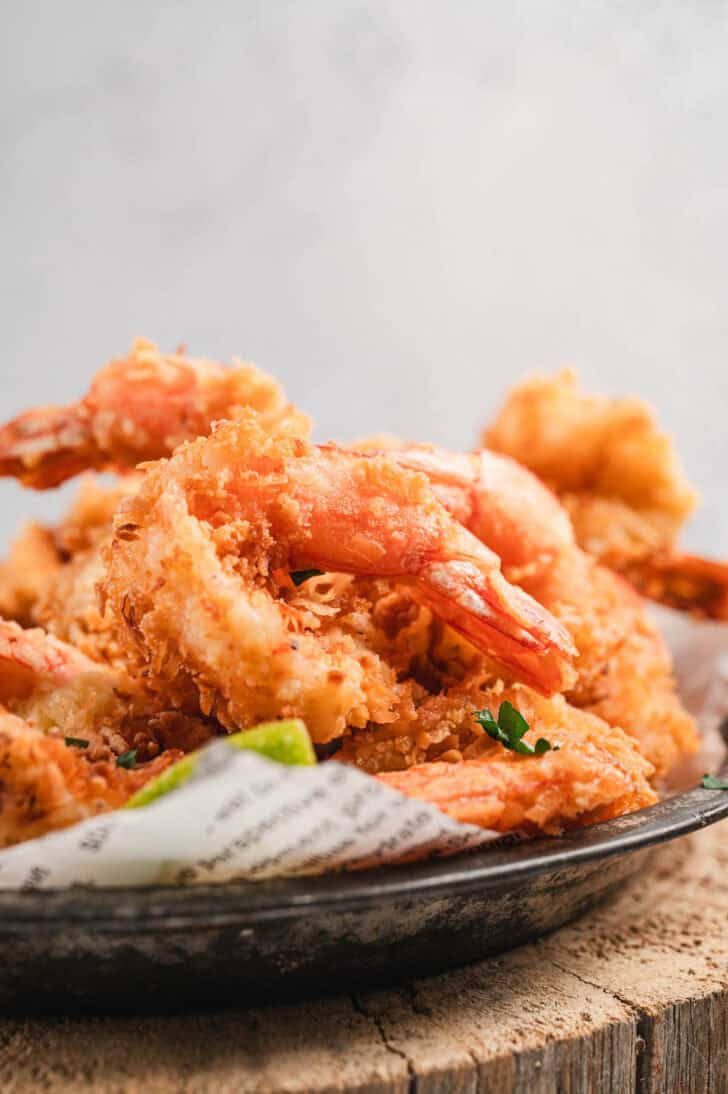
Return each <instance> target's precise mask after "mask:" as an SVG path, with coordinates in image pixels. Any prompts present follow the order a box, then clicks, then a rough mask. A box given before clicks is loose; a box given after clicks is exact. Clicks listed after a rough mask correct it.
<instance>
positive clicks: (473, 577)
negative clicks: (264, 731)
mask: <svg viewBox="0 0 728 1094" xmlns="http://www.w3.org/2000/svg"><path fill="white" fill-rule="evenodd" d="M106 560H107V578H106V580H105V582H104V584H103V588H102V592H103V594H104V595H105V597H106V598H107V599H108V602H109V605H110V608H111V610H113V612H114V613H115V615H116V616H117V618H119V619H121V620H123V621H124V624H125V627H126V636H127V640H128V642H129V644H130V647H131V648H132V649H134V648H135V649H136V651H137V654H138V656H140V657H141V662H142V665H143V666H144V668H145V670H146V671H147V673H148V679H149V680H150V681H153V679H154V678H155V677H158V678H160V679H162V680H163V681H165V684H164V686H165V688H169V687H173V686H175V684H176V682H177V681H179V680H180V679H186V680H189V681H191V682H193V683H194V685H195V687H196V688H197V690H198V692H199V695H200V699H201V703H202V709H203V710H204V711H205V712H207V713H210V714H214V716H215V717H217V718H218V719H219V720H220V721H221V722H223V724H225V725H226V726H228V727H230V728H233V727H237V726H245V725H250V724H254V723H255V722H256V721H259V720H262V719H265V718H270V717H281V716H283V717H289V716H294V715H296V716H299V717H301V718H303V719H304V720H305V721H306V724H307V726H308V728H309V731H310V733H311V735H312V737H313V739H314V740H315V741H317V742H319V743H321V742H325V741H328V740H331V739H333V738H335V737H338V736H340V735H341V734H342V733H343V732H344V731H345V729H346V728H347V727H348V726H363V725H365V724H366V723H367V722H368V721H374V722H388V721H392V720H393V719H394V718H395V717H396V716H397V712H398V710H399V709H400V707H401V706H402V704H405V705H406V704H407V702H408V699H407V695H406V687H407V685H406V684H402V683H401V682H400V681H398V680H397V674H396V673H395V672H394V670H393V669H392V668H391V666H389V665H387V664H386V663H385V662H384V661H383V660H382V659H381V658H378V657H376V656H375V655H373V654H372V652H371V651H370V650H368V649H367V647H366V644H364V643H357V641H356V640H355V638H354V637H353V636H352V635H345V634H344V633H343V632H340V631H337V630H336V628H333V629H331V630H329V631H328V632H327V634H325V635H321V634H315V633H311V632H310V630H309V629H308V628H307V627H306V626H305V624H304V621H303V619H302V616H301V613H299V612H298V611H297V610H296V608H295V607H294V606H293V605H292V604H290V603H287V601H286V597H285V594H286V592H288V593H291V592H292V591H295V590H294V589H293V583H292V581H291V578H290V577H289V573H291V572H294V573H295V572H298V571H308V570H322V571H333V572H341V573H350V574H361V575H365V576H382V577H391V578H399V579H403V580H406V581H409V582H411V583H412V584H413V587H414V588H415V589H416V591H417V595H418V597H419V598H420V599H421V600H422V601H423V602H424V603H426V605H427V606H428V607H429V608H430V609H431V610H432V611H433V612H434V613H435V614H436V615H437V616H438V617H440V618H441V619H443V620H445V621H446V622H448V623H449V624H450V625H451V626H452V627H453V628H454V629H455V630H456V631H459V632H460V633H462V634H464V635H465V636H466V637H467V638H468V639H469V641H470V642H472V643H473V644H474V645H475V646H477V647H478V648H480V649H481V650H483V651H484V652H485V653H487V654H488V656H489V657H492V658H493V659H494V660H496V661H498V662H499V663H501V664H505V665H507V666H508V667H509V669H510V671H512V672H513V673H514V674H515V675H516V676H518V677H520V678H521V679H527V680H529V681H533V682H534V683H535V684H536V685H537V686H540V687H542V688H543V689H544V690H546V691H554V690H560V689H562V688H563V687H564V686H565V685H567V684H568V683H569V682H570V681H571V680H572V679H573V670H572V669H571V667H570V662H571V659H572V657H573V653H574V651H573V647H572V644H571V640H570V639H569V637H568V634H567V632H566V631H565V630H564V628H563V627H561V626H560V625H559V624H558V623H556V622H555V621H554V620H553V618H552V617H551V616H550V615H549V614H548V612H546V611H544V609H543V608H542V607H541V606H540V605H537V604H536V602H535V601H533V600H532V599H531V598H530V597H528V596H526V595H525V594H524V593H523V592H522V591H521V590H519V589H517V588H516V587H515V586H511V585H510V584H509V583H508V582H506V581H505V579H504V578H503V576H502V574H501V573H500V569H499V566H500V563H499V560H498V559H497V557H496V556H495V555H494V554H493V553H492V552H490V551H489V550H488V549H487V548H485V547H484V545H483V544H481V543H480V541H479V540H477V539H476V538H475V537H474V536H473V535H471V534H470V533H469V532H467V531H466V530H465V529H464V528H463V527H462V526H461V525H460V524H458V522H457V521H455V520H453V518H452V517H451V516H450V515H449V514H448V513H447V511H446V510H445V508H444V507H443V506H442V505H441V504H440V503H439V502H438V501H437V499H436V498H435V496H434V495H433V493H432V491H431V489H430V487H429V484H428V482H427V479H426V478H425V476H423V475H421V474H418V473H413V472H411V471H408V470H406V469H403V468H400V467H398V466H397V465H396V464H394V463H392V461H391V460H389V459H387V458H385V457H370V456H359V455H356V454H353V453H350V452H347V451H344V450H342V449H339V448H337V447H335V446H333V445H328V446H322V447H319V446H314V445H311V444H308V443H307V442H306V441H304V440H302V439H300V438H296V437H292V436H290V435H282V434H279V435H271V434H269V433H267V432H265V430H263V429H262V428H261V426H260V424H259V422H258V420H257V418H256V416H255V415H254V414H253V413H252V412H251V413H248V414H247V415H245V416H243V417H241V419H240V421H238V422H235V423H227V424H225V425H222V426H220V427H218V428H217V429H216V430H215V431H214V432H213V433H212V434H211V436H210V437H208V438H203V439H199V440H197V441H195V442H192V443H190V444H188V445H186V446H184V447H182V448H180V449H179V450H178V451H177V452H176V453H175V454H174V455H173V456H172V458H171V459H170V460H168V461H166V462H160V463H159V464H157V465H156V466H154V467H151V468H149V469H148V470H147V472H146V475H145V478H144V481H143V483H142V486H141V488H140V490H139V491H138V493H137V494H135V495H134V496H133V497H131V498H130V499H128V500H127V501H126V502H125V503H124V504H123V505H122V507H121V510H120V512H119V514H118V516H117V518H116V522H115V536H114V541H113V543H112V545H111V548H110V550H108V551H107V552H106Z"/></svg>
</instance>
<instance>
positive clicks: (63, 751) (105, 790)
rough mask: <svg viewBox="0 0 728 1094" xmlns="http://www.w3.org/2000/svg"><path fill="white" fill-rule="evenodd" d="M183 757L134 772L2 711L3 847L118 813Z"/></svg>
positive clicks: (163, 758) (166, 757) (166, 756)
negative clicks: (91, 755)
mask: <svg viewBox="0 0 728 1094" xmlns="http://www.w3.org/2000/svg"><path fill="white" fill-rule="evenodd" d="M181 755H182V753H181V752H174V751H171V750H170V751H168V752H164V753H163V754H162V755H160V756H158V757H157V758H156V759H155V760H152V761H151V762H150V763H147V764H143V765H139V766H137V767H136V768H134V770H127V769H126V768H123V767H117V766H116V764H115V763H113V762H108V761H89V760H88V759H87V758H86V755H85V753H84V751H83V750H82V749H80V748H78V747H74V746H73V745H67V744H66V743H65V742H64V741H63V739H61V738H58V737H52V736H48V735H46V734H44V733H42V732H41V731H40V730H39V729H36V728H34V727H33V726H31V725H29V724H28V723H27V722H25V721H23V719H22V718H19V717H17V716H16V715H14V714H11V713H9V712H8V711H3V710H0V775H1V777H0V847H8V846H10V845H11V844H14V843H19V842H21V841H22V840H27V839H33V838H34V837H36V836H43V835H45V834H46V833H47V832H52V831H54V830H56V829H59V828H67V827H68V826H69V825H71V824H77V823H78V822H79V821H82V820H86V819H87V818H88V817H93V816H96V815H97V814H99V813H107V812H109V810H111V809H118V808H119V806H121V805H123V804H124V802H125V801H127V800H128V799H129V798H130V797H131V796H132V794H134V793H136V791H137V790H139V789H140V788H141V787H142V786H144V785H145V783H147V782H148V781H149V779H151V778H154V776H155V775H158V774H159V773H160V772H161V771H163V770H164V769H165V768H166V767H168V766H169V765H170V764H171V763H174V761H175V760H176V759H178V758H179V757H180V756H181Z"/></svg>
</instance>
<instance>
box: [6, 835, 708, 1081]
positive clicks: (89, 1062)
mask: <svg viewBox="0 0 728 1094" xmlns="http://www.w3.org/2000/svg"><path fill="white" fill-rule="evenodd" d="M139 991H140V994H141V993H143V991H144V985H143V984H140V985H139ZM0 1089H1V1090H2V1092H3V1094H17V1092H22V1094H26V1092H31V1091H33V1092H35V1091H58V1092H61V1091H63V1092H66V1091H68V1092H71V1091H74V1092H75V1091H89V1092H94V1094H96V1092H98V1094H113V1092H133V1094H136V1092H142V1091H143V1092H145V1094H146V1092H156V1091H159V1092H175V1094H176V1092H185V1094H188V1092H189V1094H228V1092H230V1094H233V1092H235V1094H237V1092H246V1091H256V1092H257V1091H260V1092H263V1091H270V1092H272V1091H286V1092H287V1091H290V1092H294V1091H296V1092H305V1094H313V1092H319V1091H332V1092H333V1091H337V1092H338V1091H360V1092H362V1094H364V1092H367V1094H375V1092H376V1094H380V1092H381V1094H384V1092H387V1094H390V1092H397V1094H412V1092H415V1091H416V1092H418V1094H466V1092H468V1094H470V1092H475V1091H484V1092H488V1094H511V1092H518V1094H557V1092H559V1094H591V1092H592V1091H593V1092H595V1094H632V1092H639V1094H656V1092H666V1094H693V1092H695V1094H697V1092H701V1094H702V1092H704V1094H723V1092H728V822H725V823H723V824H721V825H717V826H715V827H714V828H711V829H708V830H707V831H705V832H702V833H700V834H698V835H696V836H692V837H688V838H687V839H684V840H681V841H679V842H678V843H675V844H672V845H670V846H668V847H665V848H663V849H661V850H660V851H659V852H657V853H656V855H655V857H654V859H653V860H652V864H651V867H650V868H649V869H648V870H646V871H645V874H644V876H643V877H641V878H640V879H638V880H637V881H636V882H633V883H632V884H630V886H629V887H628V888H627V889H625V890H624V891H623V893H622V894H621V895H620V896H619V897H618V898H617V899H616V900H615V901H613V902H612V903H610V904H609V905H607V906H604V907H602V908H600V909H599V910H597V911H596V912H594V913H591V914H590V915H588V916H587V917H585V918H584V919H582V920H580V921H579V922H577V923H575V924H574V925H573V926H571V927H567V928H565V929H563V930H561V931H559V932H557V933H556V934H554V935H552V936H551V937H549V938H547V939H544V940H543V941H541V942H538V943H536V944H534V945H530V946H526V947H523V948H521V949H519V950H516V951H514V952H512V953H510V954H505V955H503V956H502V957H498V958H491V959H489V960H487V961H483V962H481V963H479V964H477V965H472V966H470V967H468V968H465V969H461V970H458V971H455V972H452V973H448V974H446V975H444V976H438V977H433V978H430V979H426V980H418V981H412V982H408V983H405V984H403V985H401V987H399V988H397V989H389V990H382V991H373V992H366V993H362V994H354V995H351V996H348V997H341V996H340V997H337V998H334V999H327V1000H321V1001H316V1002H309V1003H303V1004H300V1005H298V1006H281V1007H261V1008H260V1009H252V1010H251V1009H240V1010H228V1011H223V1012H220V1013H215V1014H209V1013H208V1014H190V1015H187V1016H178V1017H173V1018H172V1017H154V1018H56V1019H29V1020H21V1019H9V1018H5V1019H0Z"/></svg>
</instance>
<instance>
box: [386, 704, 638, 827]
mask: <svg viewBox="0 0 728 1094" xmlns="http://www.w3.org/2000/svg"><path fill="white" fill-rule="evenodd" d="M505 699H507V700H508V701H509V702H512V703H513V705H514V706H516V708H517V709H518V710H519V711H520V712H521V714H522V715H523V716H524V717H525V718H526V720H527V721H528V723H529V725H530V730H529V732H528V733H527V734H526V736H525V738H524V740H526V741H529V742H530V743H531V744H533V743H535V741H536V740H537V738H539V737H545V738H546V739H547V740H548V741H549V742H550V743H551V745H552V746H558V747H552V750H551V751H549V752H546V753H544V754H543V755H541V756H521V755H518V754H517V753H515V752H511V751H507V750H506V749H505V748H503V747H502V746H501V745H499V744H497V743H495V742H492V741H490V739H489V738H486V739H485V740H482V743H479V744H478V745H477V746H475V747H471V750H470V751H471V755H470V757H469V758H465V759H463V760H461V761H459V762H444V761H439V762H431V763H424V764H419V765H417V766H415V767H410V768H408V769H407V770H406V771H401V772H394V771H390V772H385V773H382V774H380V775H378V776H377V777H378V778H379V779H381V781H382V782H385V783H386V784H387V785H388V786H391V787H392V788H393V789H395V790H399V791H401V793H403V794H406V795H407V796H408V797H413V798H421V799H422V800H423V801H427V802H429V803H430V804H432V805H436V806H437V807H438V809H441V810H442V811H443V813H447V815H448V816H450V817H452V818H453V819H454V820H458V821H461V822H462V823H465V824H475V825H478V826H480V827H482V828H492V829H494V830H495V831H498V832H511V831H520V832H524V833H526V834H528V835H535V834H538V833H547V834H549V835H558V834H559V833H560V832H563V831H564V830H565V829H568V828H574V827H580V826H583V825H587V824H594V823H595V822H597V821H601V820H608V819H609V818H611V817H617V816H620V815H621V814H623V813H629V812H633V811H634V810H636V809H641V808H643V807H644V806H647V805H652V804H653V803H654V802H655V801H657V795H656V794H655V792H654V790H653V789H652V788H651V786H650V783H649V778H650V776H651V774H652V765H651V764H650V763H649V761H648V760H646V759H645V758H644V757H643V756H642V754H641V753H640V751H639V749H638V748H637V746H636V745H635V743H634V742H633V741H631V740H630V738H629V737H627V735H626V734H625V733H623V732H622V731H621V730H619V729H614V728H611V727H610V726H608V725H606V723H605V722H602V721H601V720H600V719H599V718H597V717H595V716H594V715H590V714H587V713H585V712H583V711H577V710H575V709H574V708H573V707H570V706H569V705H568V704H567V703H566V701H565V700H564V699H563V697H562V696H554V697H552V698H551V699H546V698H544V697H542V696H539V695H537V694H536V693H535V692H532V691H530V690H529V689H527V688H523V687H519V688H514V689H509V690H506V691H505V692H502V693H501V694H498V693H497V692H496V693H495V694H494V695H493V696H492V698H491V700H489V702H490V705H491V706H493V707H494V708H495V707H496V702H495V701H497V702H501V701H503V700H505ZM486 705H488V704H487V703H486ZM496 709H497V708H496ZM478 751H479V752H480V755H473V753H475V752H478Z"/></svg>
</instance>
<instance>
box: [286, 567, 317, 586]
mask: <svg viewBox="0 0 728 1094" xmlns="http://www.w3.org/2000/svg"><path fill="white" fill-rule="evenodd" d="M323 572H324V571H323V570H293V571H292V572H291V581H292V582H293V584H294V585H295V586H296V587H298V586H299V585H303V583H304V581H308V579H309V578H310V577H321V575H322V574H323Z"/></svg>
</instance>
